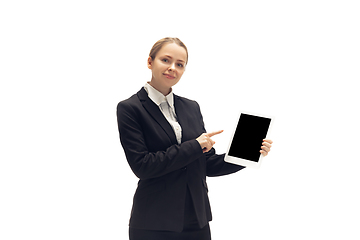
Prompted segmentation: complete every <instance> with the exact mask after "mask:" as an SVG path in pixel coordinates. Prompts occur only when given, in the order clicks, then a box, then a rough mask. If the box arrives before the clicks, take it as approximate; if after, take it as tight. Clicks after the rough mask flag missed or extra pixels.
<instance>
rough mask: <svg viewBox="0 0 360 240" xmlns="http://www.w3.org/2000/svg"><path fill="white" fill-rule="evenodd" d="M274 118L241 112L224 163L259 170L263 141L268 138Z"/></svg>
mask: <svg viewBox="0 0 360 240" xmlns="http://www.w3.org/2000/svg"><path fill="white" fill-rule="evenodd" d="M273 120H274V118H273V117H270V116H265V115H261V114H254V113H249V112H241V114H240V117H239V120H238V122H237V125H236V127H235V130H234V132H233V135H232V138H231V140H230V144H229V148H228V150H227V153H226V155H225V161H226V162H229V163H233V164H237V165H241V166H244V167H252V168H259V167H260V165H261V160H262V158H263V155H262V154H261V153H260V150H261V146H262V142H263V139H265V138H268V136H269V133H270V129H271V126H272V123H273Z"/></svg>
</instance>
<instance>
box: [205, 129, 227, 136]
mask: <svg viewBox="0 0 360 240" xmlns="http://www.w3.org/2000/svg"><path fill="white" fill-rule="evenodd" d="M223 131H224V130H220V131H216V132H211V133H207V135H208V137H212V136H215V135H217V134H220V133H222V132H223Z"/></svg>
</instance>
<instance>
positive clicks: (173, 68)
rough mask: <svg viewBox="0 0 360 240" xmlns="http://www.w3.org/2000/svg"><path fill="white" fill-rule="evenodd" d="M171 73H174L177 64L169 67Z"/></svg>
mask: <svg viewBox="0 0 360 240" xmlns="http://www.w3.org/2000/svg"><path fill="white" fill-rule="evenodd" d="M169 70H170V71H174V70H175V63H172V64H171V65H170V67H169Z"/></svg>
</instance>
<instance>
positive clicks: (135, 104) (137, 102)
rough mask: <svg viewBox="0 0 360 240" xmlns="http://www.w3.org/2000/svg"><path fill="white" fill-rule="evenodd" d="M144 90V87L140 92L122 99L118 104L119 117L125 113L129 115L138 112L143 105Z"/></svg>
mask: <svg viewBox="0 0 360 240" xmlns="http://www.w3.org/2000/svg"><path fill="white" fill-rule="evenodd" d="M142 91H144V92H145V90H144V88H142V89H140V91H139V92H137V93H135V94H133V95H132V96H131V97H129V98H128V99H125V100H123V101H120V102H119V103H118V104H117V108H116V112H117V115H118V117H119V116H121V115H124V114H125V115H128V114H131V115H133V114H136V113H137V112H138V110H139V109H140V108H141V107H142V104H141V96H142Z"/></svg>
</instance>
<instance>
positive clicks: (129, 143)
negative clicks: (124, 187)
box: [117, 102, 203, 179]
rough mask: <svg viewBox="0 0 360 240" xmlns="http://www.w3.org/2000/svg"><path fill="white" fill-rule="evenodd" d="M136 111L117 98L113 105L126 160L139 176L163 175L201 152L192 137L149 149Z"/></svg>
mask: <svg viewBox="0 0 360 240" xmlns="http://www.w3.org/2000/svg"><path fill="white" fill-rule="evenodd" d="M139 117H140V116H139V115H138V114H137V113H136V111H135V109H134V107H133V106H131V104H129V103H127V102H120V103H119V104H118V106H117V121H118V128H119V134H120V142H121V144H122V146H123V149H124V152H125V155H126V158H127V161H128V163H129V165H130V167H131V169H132V171H133V172H134V174H135V175H136V176H137V177H138V178H140V179H149V178H156V177H160V176H163V175H165V174H167V173H170V172H172V171H175V170H178V169H181V168H183V167H185V166H186V165H188V164H189V163H191V162H192V161H194V160H196V159H197V158H199V157H201V156H202V154H203V152H202V149H201V146H200V144H199V143H198V142H197V141H196V140H195V139H193V140H190V141H186V142H183V143H182V144H179V145H177V144H175V145H172V146H170V147H169V148H167V149H166V150H165V151H158V152H149V151H148V148H147V146H146V142H145V139H144V134H143V130H142V127H141V125H140V124H139V122H140V121H139Z"/></svg>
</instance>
